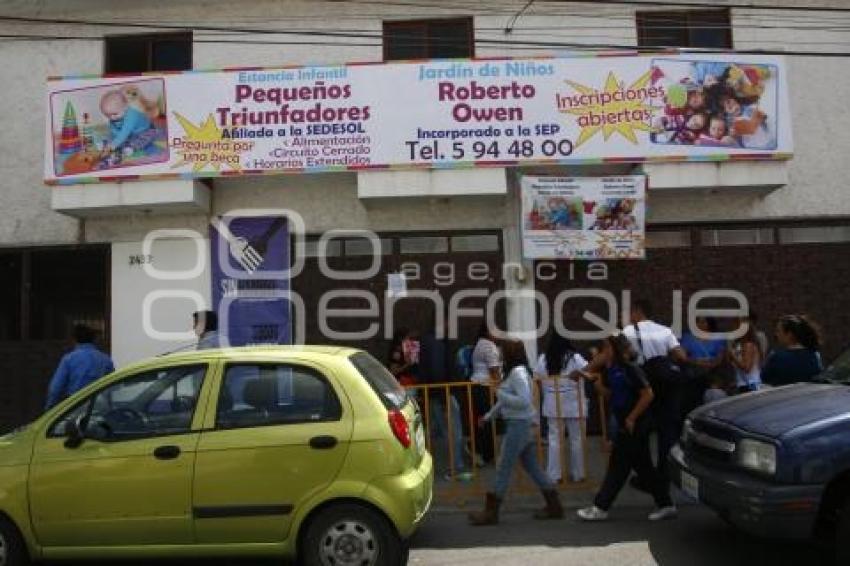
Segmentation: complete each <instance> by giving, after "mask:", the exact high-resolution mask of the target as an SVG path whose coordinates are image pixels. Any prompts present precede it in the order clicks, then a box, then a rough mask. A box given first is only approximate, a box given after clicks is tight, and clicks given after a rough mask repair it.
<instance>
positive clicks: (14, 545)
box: [0, 517, 29, 566]
mask: <svg viewBox="0 0 850 566" xmlns="http://www.w3.org/2000/svg"><path fill="white" fill-rule="evenodd" d="M24 564H29V557H28V556H27V549H26V546H25V545H24V540H23V539H22V538H21V535H20V533H18V529H17V528H15V525H13V524H12V523H10V522H9V521H7V520H6V519H3V518H2V517H0V566H24Z"/></svg>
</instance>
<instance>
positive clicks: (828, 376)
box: [816, 350, 850, 385]
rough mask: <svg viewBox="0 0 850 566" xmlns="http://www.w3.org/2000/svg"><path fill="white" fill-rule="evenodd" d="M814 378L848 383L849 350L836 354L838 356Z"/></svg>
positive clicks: (849, 378)
mask: <svg viewBox="0 0 850 566" xmlns="http://www.w3.org/2000/svg"><path fill="white" fill-rule="evenodd" d="M816 380H817V381H825V382H828V383H842V384H844V385H850V350H847V351H845V352H844V353H843V354H841V355H840V356H838V358H836V360H835V361H834V362H832V365H830V366H829V367H828V368H826V369H825V370H824V371H823V373H821V374H820V375H819V376H818V377H817V379H816Z"/></svg>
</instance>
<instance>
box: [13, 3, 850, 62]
mask: <svg viewBox="0 0 850 566" xmlns="http://www.w3.org/2000/svg"><path fill="white" fill-rule="evenodd" d="M349 1H351V0H349ZM2 21H6V22H9V23H13V22H14V23H19V24H23V23H26V24H40V25H80V26H95V27H107V28H112V27H120V28H143V29H175V30H180V31H186V30H187V29H192V30H197V31H202V32H208V33H244V34H251V35H261V34H262V35H282V36H296V37H297V36H303V37H322V38H336V39H343V40H346V41H348V40H351V39H374V40H376V41H382V40H383V39H384V35H383V33H382V32H375V31H370V32H363V31H352V30H344V29H339V30H310V29H307V30H305V29H300V30H280V29H269V28H243V27H221V26H209V25H204V26H190V27H187V26H185V25H174V24H167V23H140V22H117V21H104V20H79V19H65V18H27V17H22V16H0V22H2ZM536 37H538V38H539V35H537V36H536ZM555 37H557V36H555ZM590 37H595V38H599V37H611V38H614V39H622V38H620V37H619V36H590ZM586 38H589V37H587V36H586ZM4 39H11V40H15V41H22V40H38V39H43V40H51V39H53V40H98V39H102V38H97V37H88V36H86V37H81V36H74V37H70V36H61V35H50V34H30V35H28V36H26V35H23V34H21V35H18V36H16V37H8V36H7V37H5V38H4ZM197 41H198V42H199V43H202V42H203V43H216V42H218V43H237V42H239V43H248V44H263V43H268V44H284V45H286V44H304V45H319V44H323V43H324V42H318V41H316V42H310V43H308V42H263V41H259V40H250V43H249V40H244V41H239V40H236V41H227V42H223V41H221V40H201V39H198V40H197ZM429 42H430V43H441V42H442V43H450V44H454V43H457V40H456V39H453V38H440V37H439V36H437V37H432V38H429ZM475 42H476V44H481V45H485V46H498V47H501V48H503V49H537V48H547V49H561V50H563V49H569V50H628V51H635V50H637V51H642V52H658V51H659V50H666V48H647V47H642V46H637V45H628V44H621V43H613V42H608V41H606V42H596V43H581V42H570V41H555V40H549V41H540V40H539V39H538V40H520V41H516V40H505V39H498V38H488V37H478V38H476V40H475ZM327 43H328V45H334V46H345V45H351V44H352V43H351V42H350V41H348V42H347V43H343V42H342V41H340V42H335V43H332V42H327ZM765 43H768V42H765ZM784 43H785V44H787V45H814V44H815V43H810V42H805V41H800V42H789V41H786V42H784ZM822 44H828V45H842V42H822ZM358 46H373V44H371V43H370V44H363V45H358ZM688 51H690V52H694V53H705V54H711V53H739V54H772V55H790V56H822V57H846V56H850V53H846V52H837V51H832V52H831V51H807V50H802V49H797V50H795V49H788V50H781V49H779V50H777V49H754V48H750V49H737V50H729V49H691V50H688Z"/></svg>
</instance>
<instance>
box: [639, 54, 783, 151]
mask: <svg viewBox="0 0 850 566" xmlns="http://www.w3.org/2000/svg"><path fill="white" fill-rule="evenodd" d="M775 73H776V71H775V69H774V68H773V67H772V66H770V65H752V64H746V65H742V64H737V63H726V62H717V61H711V62H706V61H698V62H687V61H674V60H654V61H653V75H652V84H653V85H655V86H663V87H664V89H665V92H666V96H665V99H664V107H663V108H661V109H660V110H661V113H660V115H658V114H656V116H655V118H654V119H653V123H652V128H653V131H652V133H651V134H650V139H651V140H652V142H653V143H657V144H674V145H701V146H710V147H730V148H748V149H775V148H776V145H777V131H778V129H777V127H776V126H777V124H776V115H777V112H776V108H777V100H776V92H775V91H776V89H775V88H774V85H775Z"/></svg>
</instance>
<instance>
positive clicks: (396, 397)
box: [348, 352, 407, 409]
mask: <svg viewBox="0 0 850 566" xmlns="http://www.w3.org/2000/svg"><path fill="white" fill-rule="evenodd" d="M348 359H349V361H350V362H351V365H353V366H354V367H355V368H357V371H358V372H360V375H362V376H363V379H365V380H366V381H367V382H368V383H369V385H371V386H372V389H374V390H375V393H377V394H378V397H380V399H381V402H383V404H384V405H385V406H386V407H387V408H388V409H401V408H402V407H404V405H405V403H407V392H406V391H405V390H404V387H402V386H401V385H400V384H399V382H398V381H397V380H396V378H395V377H393V374H391V373H390V372H389V370H388V369H387V368H385V367H384V366H383V364H381V362H379V361H378V360H376V359H375V358H373V357H372V356H370V355H369V354H367V353H366V352H358V353H356V354H352V355H351V357H349V358H348Z"/></svg>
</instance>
